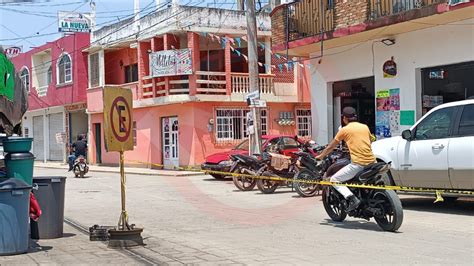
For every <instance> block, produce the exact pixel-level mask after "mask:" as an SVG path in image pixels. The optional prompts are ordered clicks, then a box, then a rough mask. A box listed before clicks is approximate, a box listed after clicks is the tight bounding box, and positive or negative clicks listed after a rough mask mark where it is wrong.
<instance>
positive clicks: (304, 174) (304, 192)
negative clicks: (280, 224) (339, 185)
mask: <svg viewBox="0 0 474 266" xmlns="http://www.w3.org/2000/svg"><path fill="white" fill-rule="evenodd" d="M294 179H296V180H307V181H311V180H316V176H315V175H314V173H313V172H311V171H309V170H307V169H302V170H301V171H300V172H299V173H298V174H296V175H295V178H294ZM293 187H294V188H295V190H296V193H298V195H300V197H303V198H307V197H314V196H316V195H318V194H319V191H320V190H321V186H320V185H318V184H308V183H302V182H293Z"/></svg>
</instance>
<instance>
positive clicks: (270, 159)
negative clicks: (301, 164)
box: [257, 152, 298, 194]
mask: <svg viewBox="0 0 474 266" xmlns="http://www.w3.org/2000/svg"><path fill="white" fill-rule="evenodd" d="M263 157H265V158H266V160H265V161H266V164H265V165H264V166H263V167H262V168H261V169H260V170H259V172H258V173H257V174H258V175H259V176H260V177H265V176H268V177H283V178H287V179H288V178H289V179H293V178H294V176H295V174H297V173H298V168H297V166H296V162H297V160H298V157H297V156H294V157H289V156H284V155H280V154H276V153H270V152H265V153H264V154H263ZM279 186H287V187H292V186H293V184H292V182H291V181H278V180H272V179H264V178H259V179H258V180H257V187H258V189H259V190H260V191H261V192H262V193H264V194H271V193H273V192H275V190H276V189H277V188H278V187H279Z"/></svg>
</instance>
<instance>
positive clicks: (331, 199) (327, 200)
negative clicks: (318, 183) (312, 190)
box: [322, 186, 347, 222]
mask: <svg viewBox="0 0 474 266" xmlns="http://www.w3.org/2000/svg"><path fill="white" fill-rule="evenodd" d="M322 197H323V205H324V209H325V210H326V213H327V214H328V215H329V217H331V219H332V220H333V221H335V222H342V221H344V219H346V217H347V213H346V211H345V210H344V205H343V203H342V201H341V198H340V197H342V196H340V195H338V194H337V193H336V192H335V191H334V189H332V188H331V187H329V186H326V187H324V189H323V195H322Z"/></svg>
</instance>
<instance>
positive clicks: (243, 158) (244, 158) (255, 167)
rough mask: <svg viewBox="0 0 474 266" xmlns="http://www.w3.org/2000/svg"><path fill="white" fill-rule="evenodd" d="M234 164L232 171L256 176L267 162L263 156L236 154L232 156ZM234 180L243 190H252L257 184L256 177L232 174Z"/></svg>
mask: <svg viewBox="0 0 474 266" xmlns="http://www.w3.org/2000/svg"><path fill="white" fill-rule="evenodd" d="M230 159H231V160H232V162H233V164H232V166H231V168H230V172H231V173H236V174H244V175H252V176H256V175H257V173H258V172H259V170H260V169H262V167H264V166H265V164H266V163H267V162H266V161H265V160H262V158H260V159H259V158H256V157H252V156H249V155H243V154H234V155H231V156H230ZM232 182H234V185H235V186H236V187H237V188H238V189H239V190H241V191H250V190H252V189H254V187H255V185H256V184H257V180H256V179H255V178H251V177H248V176H232Z"/></svg>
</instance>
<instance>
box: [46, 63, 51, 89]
mask: <svg viewBox="0 0 474 266" xmlns="http://www.w3.org/2000/svg"><path fill="white" fill-rule="evenodd" d="M46 75H47V76H46V81H47V82H48V86H49V84H51V82H52V81H53V68H52V67H51V66H49V67H48V72H47V74H46Z"/></svg>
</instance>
